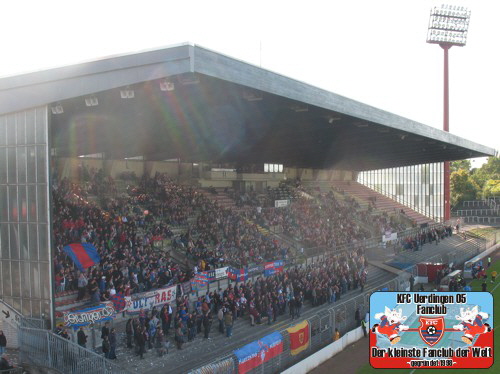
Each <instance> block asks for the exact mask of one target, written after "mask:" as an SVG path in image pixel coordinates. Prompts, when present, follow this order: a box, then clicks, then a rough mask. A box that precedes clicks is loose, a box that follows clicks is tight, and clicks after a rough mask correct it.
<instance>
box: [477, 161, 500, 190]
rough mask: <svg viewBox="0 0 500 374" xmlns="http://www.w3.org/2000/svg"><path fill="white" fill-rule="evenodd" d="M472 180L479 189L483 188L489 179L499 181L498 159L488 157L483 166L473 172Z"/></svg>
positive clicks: (499, 168) (499, 163) (499, 165)
mask: <svg viewBox="0 0 500 374" xmlns="http://www.w3.org/2000/svg"><path fill="white" fill-rule="evenodd" d="M472 179H474V181H475V182H476V183H477V184H478V185H479V187H481V189H483V188H484V186H485V185H486V182H488V181H489V180H490V179H493V180H499V179H500V158H499V157H488V161H487V162H486V163H485V164H483V166H481V167H480V168H479V169H477V170H475V172H474V174H473V175H472Z"/></svg>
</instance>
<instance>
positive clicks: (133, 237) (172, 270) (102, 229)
mask: <svg viewBox="0 0 500 374" xmlns="http://www.w3.org/2000/svg"><path fill="white" fill-rule="evenodd" d="M52 195H53V196H52V197H53V200H52V201H53V209H54V217H55V218H54V222H53V234H54V242H55V248H56V255H55V257H54V259H53V261H54V268H55V282H56V290H57V291H59V292H61V291H64V290H77V289H78V291H79V295H78V298H79V299H81V298H83V297H84V296H85V294H86V293H87V292H88V293H89V294H90V296H91V298H92V301H95V302H99V301H105V300H109V298H110V297H111V296H113V295H114V294H116V293H118V292H121V293H123V294H124V295H130V294H132V293H135V292H143V291H147V290H150V289H153V288H157V287H160V286H163V285H166V284H171V283H176V282H183V281H186V280H188V279H189V278H190V276H191V274H189V272H185V271H182V269H181V267H180V266H179V264H176V263H175V262H174V261H172V259H171V258H170V257H169V255H168V253H166V252H163V251H160V250H157V249H156V248H155V246H154V238H158V237H161V238H162V237H166V236H169V235H171V232H170V231H169V228H168V226H167V225H165V224H162V223H161V222H160V223H159V224H151V225H148V224H147V219H146V217H147V215H145V214H144V212H143V211H141V209H140V206H139V205H137V202H136V201H135V200H134V198H133V197H126V198H118V199H110V200H109V201H108V202H107V203H106V204H105V206H104V207H100V206H98V205H97V204H96V203H94V202H92V201H89V200H86V199H85V198H83V196H82V195H81V187H80V186H79V185H77V184H73V183H70V182H69V181H68V180H64V179H63V180H62V181H61V182H60V183H59V184H58V185H57V186H56V187H55V188H54V190H53V194H52ZM70 243H91V244H93V245H94V246H95V248H96V249H97V251H98V253H99V256H100V258H101V261H100V263H98V264H97V265H96V266H93V267H90V268H88V269H86V270H85V271H84V272H79V271H77V270H76V268H75V266H74V264H73V262H72V261H71V259H70V258H69V257H68V256H67V255H66V254H65V252H64V251H63V247H64V246H65V245H68V244H70Z"/></svg>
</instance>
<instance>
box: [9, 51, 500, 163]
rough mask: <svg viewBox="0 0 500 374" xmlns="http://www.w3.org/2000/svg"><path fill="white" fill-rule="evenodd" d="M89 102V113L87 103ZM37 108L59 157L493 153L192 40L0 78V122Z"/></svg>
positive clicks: (419, 159)
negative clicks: (42, 112) (46, 116)
mask: <svg viewBox="0 0 500 374" xmlns="http://www.w3.org/2000/svg"><path fill="white" fill-rule="evenodd" d="M167 82H168V84H167ZM171 83H173V86H172V84H171ZM161 88H163V90H162V89H161ZM121 90H128V93H127V92H125V93H121V92H120V91H121ZM130 91H133V95H132V94H131V93H130ZM121 94H123V95H124V96H133V97H130V98H122V95H121ZM91 95H92V96H94V97H95V98H97V101H95V100H94V104H97V105H93V106H87V105H86V102H85V98H89V97H90V96H91ZM89 103H90V101H89ZM58 104H60V108H61V107H62V109H63V113H59V114H53V113H52V111H51V110H50V108H51V107H55V106H56V105H58ZM44 105H48V106H49V111H48V112H49V121H50V127H51V131H52V146H53V147H54V148H56V149H57V150H56V154H57V155H58V156H77V155H83V154H94V153H101V152H105V153H106V157H107V158H110V159H113V158H126V157H136V156H144V158H145V159H149V160H165V159H173V158H180V159H181V160H183V161H192V162H199V161H214V162H236V163H243V164H244V163H264V162H270V163H282V164H284V165H285V166H295V167H310V168H319V169H321V168H332V167H333V168H338V169H348V170H369V169H377V168H386V167H394V166H404V165H413V164H421V163H428V162H438V161H444V160H458V159H465V158H471V157H479V156H488V155H494V150H493V149H492V148H489V147H486V146H483V145H480V144H477V143H474V142H471V141H469V140H466V139H463V138H460V137H458V136H455V135H453V134H450V133H446V132H443V131H441V130H438V129H435V128H433V127H430V126H426V125H423V124H421V123H418V122H415V121H412V120H410V119H407V118H403V117H401V116H398V115H395V114H392V113H389V112H386V111H383V110H380V109H377V108H374V107H372V106H369V105H366V104H363V103H360V102H357V101H355V100H351V99H348V98H345V97H343V96H340V95H337V94H335V93H332V92H328V91H325V90H322V89H319V88H317V87H314V86H311V85H308V84H306V83H303V82H300V81H297V80H294V79H291V78H288V77H285V76H282V75H280V74H277V73H274V72H271V71H268V70H265V69H262V68H259V67H257V66H254V65H251V64H248V63H245V62H242V61H239V60H236V59H233V58H230V57H228V56H225V55H222V54H219V53H217V52H214V51H211V50H208V49H206V48H202V47H199V46H195V45H191V44H183V45H177V46H173V47H168V48H164V49H158V50H151V51H145V52H140V53H135V54H128V55H122V56H114V57H109V58H103V59H101V60H97V61H91V62H86V63H81V64H77V65H71V66H65V67H60V68H55V69H50V70H46V71H40V72H34V73H29V74H23V75H18V76H13V77H7V78H3V79H0V114H5V113H13V112H16V111H21V110H23V109H27V108H32V107H37V106H44Z"/></svg>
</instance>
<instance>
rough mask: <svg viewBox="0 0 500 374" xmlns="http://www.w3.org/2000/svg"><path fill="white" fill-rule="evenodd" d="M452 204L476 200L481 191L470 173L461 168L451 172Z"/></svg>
mask: <svg viewBox="0 0 500 374" xmlns="http://www.w3.org/2000/svg"><path fill="white" fill-rule="evenodd" d="M450 187H451V205H452V206H456V205H457V204H458V203H460V202H462V201H466V200H475V199H476V198H477V196H478V194H479V192H480V191H481V188H480V187H479V186H478V184H477V183H476V182H475V181H474V180H473V179H472V178H471V176H470V174H469V173H468V172H467V171H466V170H464V169H460V170H458V171H455V172H453V173H451V177H450Z"/></svg>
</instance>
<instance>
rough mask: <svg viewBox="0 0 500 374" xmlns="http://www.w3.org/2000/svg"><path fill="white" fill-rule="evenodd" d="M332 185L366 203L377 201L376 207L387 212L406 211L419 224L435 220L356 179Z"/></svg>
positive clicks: (335, 182) (333, 182)
mask: <svg viewBox="0 0 500 374" xmlns="http://www.w3.org/2000/svg"><path fill="white" fill-rule="evenodd" d="M331 183H332V185H333V186H334V187H335V188H337V189H340V190H343V191H345V192H346V193H347V194H349V195H351V196H355V197H356V198H358V199H362V200H364V201H365V202H366V203H369V202H370V201H373V202H374V203H375V207H376V209H378V210H381V211H383V212H387V213H394V212H400V211H401V210H402V211H403V212H404V213H405V215H406V216H407V217H409V218H410V219H411V220H413V221H414V222H416V223H417V225H421V224H425V223H427V224H429V223H433V222H434V221H433V220H431V219H430V218H429V217H426V216H424V215H423V214H420V213H418V212H416V211H414V210H413V209H410V208H409V207H407V206H406V205H403V204H400V203H398V202H397V201H395V200H393V199H391V198H389V197H387V196H385V195H382V194H381V193H378V192H376V191H374V190H372V189H371V188H368V187H366V186H363V185H362V184H360V183H358V182H354V181H332V182H331Z"/></svg>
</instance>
